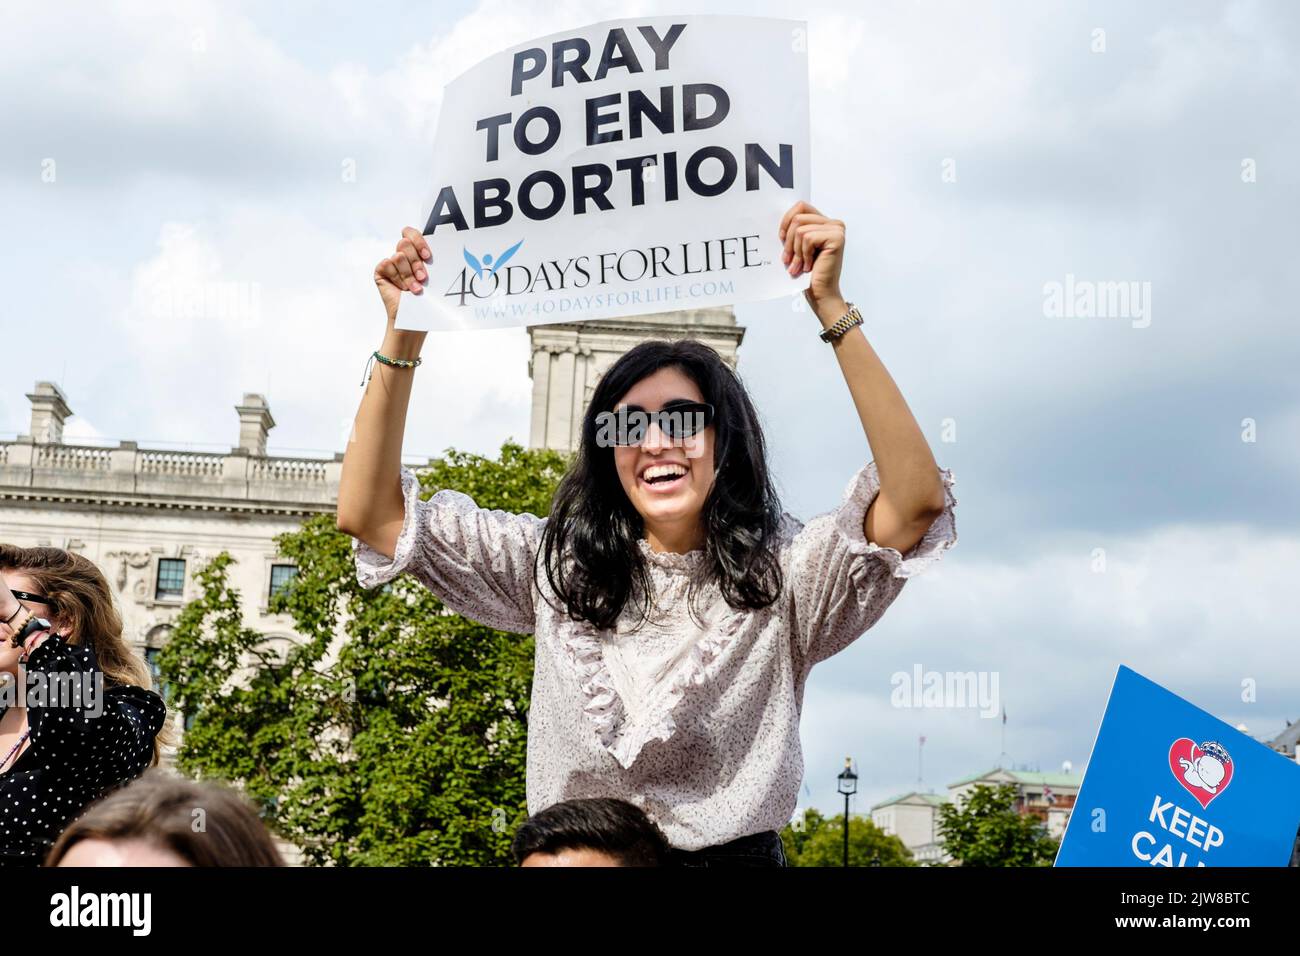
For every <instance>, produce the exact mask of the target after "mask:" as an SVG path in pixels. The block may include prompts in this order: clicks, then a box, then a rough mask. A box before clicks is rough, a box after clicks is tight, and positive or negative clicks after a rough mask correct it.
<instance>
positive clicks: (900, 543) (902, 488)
mask: <svg viewBox="0 0 1300 956" xmlns="http://www.w3.org/2000/svg"><path fill="white" fill-rule="evenodd" d="M780 235H781V240H782V241H783V242H784V243H785V255H784V257H783V260H782V261H783V262H785V263H786V265H787V266H788V267H789V272H790V275H791V276H799V275H802V274H803V273H805V272H810V271H811V272H812V276H811V277H810V283H809V286H808V289H807V291H806V292H805V293H804V295H805V298H807V300H808V304H809V305H811V306H812V307H813V311H814V312H815V313H816V315H817V318H818V319H819V320H820V321H821V324H822V327H823V328H829V327H830V326H832V325H833V324H835V322H836V321H838V320H839V319H840V317H841V316H843V315H844V313H845V312H847V311H848V305H847V303H846V302H845V300H844V297H843V296H842V295H841V294H840V267H841V265H842V263H843V252H844V223H843V222H841V221H840V220H838V219H830V218H828V217H826V216H823V215H822V214H821V213H820V212H818V211H817V210H816V209H815V208H813V207H812V206H810V205H809V204H808V203H806V202H797V203H795V204H794V205H793V206H791V207H790V209H789V210H788V211H787V212H786V214H785V216H784V217H783V218H782V220H781V230H780ZM833 348H834V349H835V357H836V358H837V359H838V360H839V363H840V371H841V372H843V373H844V380H845V381H846V382H847V383H848V386H849V392H850V394H851V395H852V396H853V404H854V405H855V406H856V407H857V410H858V417H859V419H861V422H862V429H863V431H864V432H865V433H866V437H867V444H868V445H869V446H870V448H871V453H872V457H873V458H874V460H875V464H876V468H877V470H878V472H879V492H878V493H877V494H876V496H875V498H874V500H873V501H872V503H871V506H870V507H869V508H868V509H867V513H866V519H865V522H864V528H863V530H864V533H865V534H866V537H867V540H868V541H870V542H872V543H874V544H877V545H879V546H880V547H883V548H894V549H896V550H898V551H900V552H906V551H908V550H909V549H910V548H911V547H912V546H913V545H915V544H916V543H917V542H919V541H920V540H921V538H922V537H923V536H924V535H925V533H926V531H927V530H929V528H930V526H931V525H932V524H933V523H934V520H935V518H937V517H938V516H939V515H940V514H942V512H943V510H944V502H945V496H944V483H943V480H942V478H941V476H940V472H939V466H938V464H937V463H936V462H935V460H934V455H933V454H932V453H931V451H930V446H929V444H928V443H927V442H926V440H925V435H924V434H922V432H921V428H920V426H919V425H917V423H916V419H915V418H914V417H913V415H912V411H911V409H909V408H908V407H907V402H906V401H905V400H904V399H903V393H902V392H900V391H899V390H898V386H897V385H896V384H895V383H894V380H893V378H892V377H891V376H890V374H889V372H888V371H887V370H886V369H885V365H884V363H883V362H881V360H880V356H878V355H877V354H876V351H875V349H873V348H872V347H871V345H870V343H868V342H867V337H866V335H864V334H863V331H862V327H861V326H858V327H856V328H852V329H849V331H848V332H846V333H845V334H843V335H841V336H840V337H839V338H838V339H834V340H833Z"/></svg>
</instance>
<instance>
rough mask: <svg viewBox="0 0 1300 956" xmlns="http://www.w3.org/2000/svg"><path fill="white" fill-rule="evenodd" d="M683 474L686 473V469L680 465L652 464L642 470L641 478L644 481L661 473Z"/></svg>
mask: <svg viewBox="0 0 1300 956" xmlns="http://www.w3.org/2000/svg"><path fill="white" fill-rule="evenodd" d="M684 474H686V469H685V468H684V467H682V466H681V465H654V466H652V467H650V468H647V469H646V470H645V471H643V472H642V473H641V478H642V479H643V480H644V481H649V480H650V479H651V478H658V477H660V476H662V475H674V476H679V475H684Z"/></svg>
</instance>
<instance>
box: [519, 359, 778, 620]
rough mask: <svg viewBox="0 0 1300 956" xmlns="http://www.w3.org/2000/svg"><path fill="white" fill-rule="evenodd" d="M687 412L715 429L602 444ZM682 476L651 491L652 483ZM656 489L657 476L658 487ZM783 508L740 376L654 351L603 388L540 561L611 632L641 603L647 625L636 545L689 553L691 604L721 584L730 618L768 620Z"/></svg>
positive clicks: (561, 592) (717, 364)
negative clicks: (697, 407)
mask: <svg viewBox="0 0 1300 956" xmlns="http://www.w3.org/2000/svg"><path fill="white" fill-rule="evenodd" d="M682 402H703V403H707V404H709V405H712V406H713V409H714V413H713V419H712V422H711V423H710V424H709V425H708V426H707V427H706V428H704V429H703V430H702V431H700V432H698V433H697V434H695V435H693V436H690V437H670V436H667V435H665V434H664V433H663V432H662V431H661V430H660V429H659V427H658V426H657V425H651V426H650V427H648V428H647V429H646V430H645V433H644V435H643V436H642V441H641V443H640V444H639V445H638V444H631V445H622V446H617V447H614V446H611V445H610V444H609V443H608V442H607V441H605V440H602V438H601V436H602V434H603V433H604V434H607V429H606V424H607V423H608V421H609V419H610V416H611V415H617V414H620V413H623V412H626V411H627V410H628V409H641V410H644V411H645V412H657V411H661V410H664V409H671V407H672V406H673V405H674V404H679V403H682ZM663 464H669V465H673V466H678V470H680V468H682V467H684V468H685V469H686V472H685V475H684V476H682V477H681V478H678V479H677V480H675V481H673V482H672V483H671V484H667V483H666V484H664V485H662V486H660V487H656V483H657V482H651V481H647V480H646V477H645V471H646V469H647V468H649V467H651V466H654V465H663ZM653 477H656V478H657V477H658V476H653ZM781 514H782V512H781V506H780V501H779V499H778V497H777V493H776V489H775V487H774V486H773V484H772V480H771V478H770V476H769V472H768V466H767V449H766V445H765V443H764V440H763V430H762V428H761V426H760V424H759V420H758V413H757V412H756V411H755V409H754V405H753V403H752V402H751V401H750V399H749V395H748V393H747V392H746V391H745V387H744V385H743V384H742V383H741V381H740V378H739V377H738V376H737V375H736V373H735V371H734V370H733V369H732V368H731V367H730V366H729V365H727V363H726V362H724V361H723V360H722V357H721V356H720V355H718V353H717V352H716V351H715V350H714V349H712V348H710V347H709V346H707V345H705V344H704V343H702V342H698V341H695V340H693V339H682V340H677V341H671V342H669V341H657V340H655V341H648V342H643V343H641V344H640V345H637V346H636V347H635V348H633V349H631V350H630V351H628V352H627V353H625V354H624V355H623V356H622V357H621V358H619V360H618V361H617V362H615V363H614V364H613V365H612V366H611V367H610V368H609V370H608V371H607V372H605V374H604V375H603V376H602V377H601V379H600V382H599V384H598V385H597V386H596V390H595V393H594V394H593V395H592V399H591V403H590V405H589V406H588V407H587V411H586V414H585V415H584V416H583V421H582V436H581V442H580V444H579V447H578V452H577V455H576V457H575V459H574V461H573V464H572V466H571V467H570V468H569V470H568V472H567V473H566V474H565V476H564V478H563V479H562V481H561V482H560V486H559V488H558V489H556V492H555V500H554V502H553V504H552V507H551V514H550V518H549V520H548V521H547V523H546V528H545V531H544V534H543V539H542V547H541V549H540V551H539V561H541V562H544V564H545V567H546V576H547V580H548V581H549V582H550V584H551V587H552V588H553V589H554V591H555V593H556V594H557V595H558V596H559V597H560V598H561V600H562V601H563V603H564V605H565V606H566V608H567V610H568V614H569V617H570V618H571V619H573V620H586V621H589V622H590V623H591V624H593V625H594V626H596V627H599V628H609V627H611V626H612V625H613V624H614V622H615V621H616V620H617V619H618V617H619V615H620V613H621V612H622V610H623V608H624V605H625V604H626V602H627V601H628V600H629V599H630V598H631V597H632V596H633V594H634V593H639V594H640V598H641V600H640V603H641V613H642V615H643V616H644V614H645V613H646V612H647V611H648V601H649V596H650V595H651V594H652V593H653V591H652V588H651V585H650V580H649V574H648V571H647V567H646V564H647V562H646V557H645V555H644V554H643V552H642V549H641V547H640V546H639V542H641V541H643V540H646V539H647V538H649V537H651V536H653V537H655V538H657V539H660V540H662V539H665V538H667V539H671V540H674V541H679V542H680V541H689V542H693V544H692V545H691V549H692V550H696V549H698V550H702V551H703V552H704V558H705V559H704V560H703V561H700V562H698V563H697V564H696V570H695V571H694V574H693V578H692V580H691V582H690V590H689V596H688V602H689V605H690V607H691V612H692V614H694V613H695V609H694V602H695V599H696V597H697V596H698V594H699V593H700V592H701V590H702V589H703V587H704V586H705V585H707V584H709V583H714V584H716V585H717V586H718V587H719V589H720V590H721V592H722V596H723V597H724V598H725V599H726V601H727V603H728V604H729V605H731V606H732V607H734V608H754V609H758V608H762V607H766V606H767V605H769V604H771V603H772V602H773V601H774V600H776V597H777V595H778V594H779V593H780V591H781V571H780V566H779V564H778V562H777V557H776V550H775V548H774V543H775V538H776V534H777V530H778V528H779V526H780V522H781Z"/></svg>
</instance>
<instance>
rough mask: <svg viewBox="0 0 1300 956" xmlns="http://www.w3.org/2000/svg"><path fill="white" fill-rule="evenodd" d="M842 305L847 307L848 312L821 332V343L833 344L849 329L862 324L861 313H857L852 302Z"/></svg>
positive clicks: (856, 308)
mask: <svg viewBox="0 0 1300 956" xmlns="http://www.w3.org/2000/svg"><path fill="white" fill-rule="evenodd" d="M844 304H845V305H847V306H848V307H849V310H848V311H847V312H845V313H844V314H843V315H842V316H840V318H839V319H838V320H837V321H836V323H835V324H834V325H832V326H830V327H829V328H826V329H823V330H822V331H821V335H820V338H821V340H822V341H823V342H833V341H835V340H836V339H838V338H839V337H840V336H841V335H843V334H844V333H845V332H847V331H848V330H849V329H851V328H853V327H854V326H858V325H861V324H862V322H863V319H862V313H861V312H859V311H858V307H857V306H856V305H854V304H853V303H852V302H845V303H844Z"/></svg>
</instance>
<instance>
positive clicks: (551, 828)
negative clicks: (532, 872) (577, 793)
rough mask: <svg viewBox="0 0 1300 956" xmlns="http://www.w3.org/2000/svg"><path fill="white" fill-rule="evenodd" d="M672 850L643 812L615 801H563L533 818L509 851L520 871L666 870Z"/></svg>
mask: <svg viewBox="0 0 1300 956" xmlns="http://www.w3.org/2000/svg"><path fill="white" fill-rule="evenodd" d="M671 849H672V847H671V846H670V844H669V843H668V839H667V837H665V836H664V834H663V831H661V830H660V829H659V828H658V827H657V826H655V823H654V821H653V820H651V819H650V818H649V817H647V816H646V815H645V813H644V812H643V811H642V810H641V808H640V807H638V806H636V805H635V804H632V803H629V802H627V801H626V800H618V799H615V798H613V797H589V798H587V799H581V800H565V801H564V802H563V803H557V804H554V805H553V806H549V807H547V808H546V809H545V810H542V811H541V812H540V813H534V814H533V815H532V816H531V817H529V818H528V820H526V821H525V822H524V824H523V825H522V826H521V827H520V828H519V829H518V831H516V833H515V839H514V842H513V843H512V844H511V846H510V852H511V853H513V854H514V857H515V862H516V863H518V864H519V865H520V866H667V865H668V861H669V852H670V851H671ZM583 851H586V852H585V853H584V852H583ZM530 857H531V859H530ZM611 861H612V862H611Z"/></svg>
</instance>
